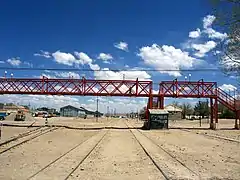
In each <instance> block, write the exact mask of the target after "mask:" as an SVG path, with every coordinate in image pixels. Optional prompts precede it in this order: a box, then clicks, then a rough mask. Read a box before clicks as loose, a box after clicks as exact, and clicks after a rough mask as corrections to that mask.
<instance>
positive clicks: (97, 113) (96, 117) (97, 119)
mask: <svg viewBox="0 0 240 180" xmlns="http://www.w3.org/2000/svg"><path fill="white" fill-rule="evenodd" d="M96 121H97V122H98V96H97V113H96Z"/></svg>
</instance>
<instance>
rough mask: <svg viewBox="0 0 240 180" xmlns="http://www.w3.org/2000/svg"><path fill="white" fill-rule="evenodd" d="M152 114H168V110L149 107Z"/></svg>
mask: <svg viewBox="0 0 240 180" xmlns="http://www.w3.org/2000/svg"><path fill="white" fill-rule="evenodd" d="M148 111H149V113H150V114H168V111H166V110H164V109H149V110H148Z"/></svg>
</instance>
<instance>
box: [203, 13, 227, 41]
mask: <svg viewBox="0 0 240 180" xmlns="http://www.w3.org/2000/svg"><path fill="white" fill-rule="evenodd" d="M215 19H216V17H215V16H213V15H207V16H206V17H204V18H203V28H204V29H205V30H204V31H203V32H204V33H206V34H207V35H208V37H209V38H211V39H220V40H224V39H226V38H227V37H228V35H227V33H220V32H217V31H216V30H214V29H213V28H212V24H213V22H214V21H215Z"/></svg>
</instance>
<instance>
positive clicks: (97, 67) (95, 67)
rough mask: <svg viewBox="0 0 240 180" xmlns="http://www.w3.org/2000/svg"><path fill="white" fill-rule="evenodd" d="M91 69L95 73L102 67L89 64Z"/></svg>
mask: <svg viewBox="0 0 240 180" xmlns="http://www.w3.org/2000/svg"><path fill="white" fill-rule="evenodd" d="M89 66H90V68H91V69H92V70H94V71H97V70H100V66H99V65H98V64H92V63H90V64H89Z"/></svg>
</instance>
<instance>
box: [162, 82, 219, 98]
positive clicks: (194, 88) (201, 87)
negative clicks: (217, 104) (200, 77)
mask: <svg viewBox="0 0 240 180" xmlns="http://www.w3.org/2000/svg"><path fill="white" fill-rule="evenodd" d="M216 88H217V83H216V82H202V81H197V82H192V81H191V82H188V81H163V82H161V83H160V91H159V93H160V95H161V96H165V97H185V98H188V97H189V98H194V97H195V98H200V97H203V98H204V97H206V98H210V97H216V95H217V94H216Z"/></svg>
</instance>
